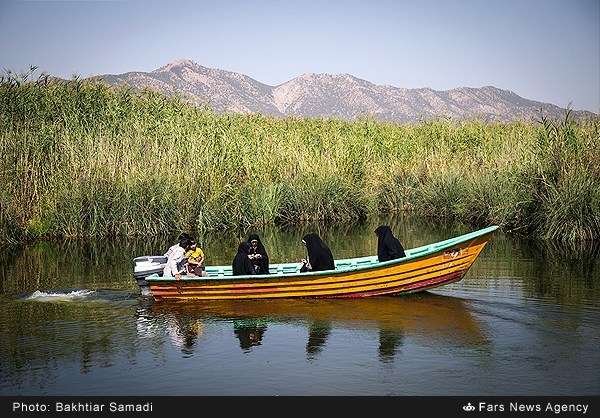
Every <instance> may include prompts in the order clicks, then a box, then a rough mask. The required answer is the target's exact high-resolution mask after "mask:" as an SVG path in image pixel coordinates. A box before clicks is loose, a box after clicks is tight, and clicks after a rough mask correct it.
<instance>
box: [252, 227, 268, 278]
mask: <svg viewBox="0 0 600 418" xmlns="http://www.w3.org/2000/svg"><path fill="white" fill-rule="evenodd" d="M248 243H249V244H250V254H249V258H250V261H251V262H252V265H253V266H254V271H255V272H256V274H269V255H268V254H267V250H266V249H265V246H264V245H263V244H262V242H260V238H259V237H258V235H256V234H251V235H250V236H249V237H248Z"/></svg>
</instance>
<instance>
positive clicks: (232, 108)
mask: <svg viewBox="0 0 600 418" xmlns="http://www.w3.org/2000/svg"><path fill="white" fill-rule="evenodd" d="M93 78H94V79H100V80H103V81H104V82H106V83H108V84H111V85H123V84H124V85H128V86H130V87H133V88H135V89H144V88H149V89H153V90H157V91H159V92H162V93H165V94H168V95H172V94H177V95H180V96H182V97H184V98H185V99H186V100H188V101H189V102H191V103H194V104H197V105H208V106H210V107H211V108H213V109H214V110H216V111H218V112H241V113H261V114H267V115H275V116H299V117H338V118H342V119H347V120H351V119H355V118H358V117H363V116H370V117H373V118H375V119H378V120H383V121H393V122H414V121H420V120H426V119H433V118H452V119H482V120H486V121H511V120H532V119H533V120H538V119H539V118H540V115H541V113H540V110H541V111H542V112H543V114H544V115H546V116H549V117H551V118H563V117H564V115H565V109H563V108H561V107H559V106H556V105H554V104H551V103H543V102H539V101H535V100H529V99H525V98H523V97H521V96H519V95H517V94H516V93H514V92H512V91H509V90H503V89H499V88H497V87H493V86H485V87H479V88H474V87H459V88H455V89H451V90H433V89H430V88H413V89H410V88H400V87H394V86H389V85H377V84H374V83H371V82H369V81H367V80H363V79H360V78H357V77H354V76H352V75H350V74H334V75H332V74H303V75H301V76H299V77H296V78H293V79H291V80H289V81H287V82H285V83H283V84H280V85H278V86H270V85H267V84H263V83H261V82H259V81H257V80H254V79H253V78H251V77H248V76H246V75H244V74H240V73H236V72H232V71H225V70H220V69H216V68H208V67H204V66H202V65H199V64H197V63H195V62H193V61H191V60H178V61H175V62H172V63H170V64H167V65H165V66H163V67H160V68H158V69H156V70H154V71H150V72H141V71H136V72H128V73H124V74H105V75H99V76H95V77H93ZM573 115H574V116H575V117H594V116H597V115H595V114H594V113H592V112H588V111H574V112H573Z"/></svg>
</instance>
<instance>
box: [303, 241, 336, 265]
mask: <svg viewBox="0 0 600 418" xmlns="http://www.w3.org/2000/svg"><path fill="white" fill-rule="evenodd" d="M302 243H303V244H304V245H305V246H306V250H307V252H308V260H302V267H301V268H300V273H304V272H307V271H323V270H335V263H334V262H333V255H332V254H331V250H330V249H329V247H328V246H327V245H326V244H325V243H324V242H323V240H322V239H321V238H319V236H318V235H317V234H308V235H305V236H304V238H302Z"/></svg>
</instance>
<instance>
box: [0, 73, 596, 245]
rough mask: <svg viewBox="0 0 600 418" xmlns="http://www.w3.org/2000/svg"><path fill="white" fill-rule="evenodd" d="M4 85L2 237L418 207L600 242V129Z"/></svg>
mask: <svg viewBox="0 0 600 418" xmlns="http://www.w3.org/2000/svg"><path fill="white" fill-rule="evenodd" d="M26 78H27V77H26V76H25V77H14V76H12V75H9V76H5V77H3V78H2V80H0V155H1V162H0V232H1V234H0V240H1V241H4V242H19V241H23V240H27V239H33V238H37V237H47V238H49V237H97V238H102V237H111V236H116V235H125V236H152V235H157V234H166V233H173V232H174V231H182V230H196V229H197V230H199V231H200V232H207V231H211V230H219V229H230V228H241V229H248V228H257V227H260V226H262V225H267V224H278V225H281V224H285V225H290V224H291V225H294V224H299V223H303V222H315V221H318V222H323V223H336V222H341V223H351V222H357V221H362V220H365V219H366V218H368V217H372V216H376V215H381V214H385V213H399V212H412V213H416V214H418V215H420V216H424V217H427V218H428V219H430V220H431V221H432V222H445V221H448V220H453V221H456V220H458V221H462V222H467V223H469V224H471V225H473V226H482V225H487V224H499V225H501V226H502V227H503V228H504V229H505V230H509V231H514V232H518V233H521V234H523V235H527V236H530V237H540V238H546V239H551V240H556V241H565V242H579V241H587V240H597V239H599V238H600V147H599V145H600V121H599V120H597V119H595V120H580V121H574V120H573V119H572V118H571V117H570V116H569V115H568V114H567V115H566V117H565V119H564V120H562V121H551V120H547V119H545V118H543V117H541V118H540V121H539V122H531V123H524V122H514V123H485V122H480V121H449V120H438V121H424V122H421V123H415V124H393V123H384V122H377V121H375V120H372V119H368V118H366V119H361V120H357V121H352V122H348V121H342V120H337V119H302V118H284V119H280V118H274V117H267V116H261V115H242V114H216V113H213V112H212V111H210V110H209V109H207V108H199V107H194V106H190V105H187V104H186V103H185V102H184V101H183V100H182V99H180V98H177V97H166V96H164V95H161V94H159V93H156V92H152V91H142V92H136V91H133V90H131V89H128V88H125V87H122V88H112V87H108V86H106V85H104V84H101V83H96V82H89V81H81V80H71V81H68V82H60V81H53V80H50V79H48V78H47V77H40V78H38V79H36V80H27V79H26Z"/></svg>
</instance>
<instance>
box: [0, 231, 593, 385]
mask: <svg viewBox="0 0 600 418" xmlns="http://www.w3.org/2000/svg"><path fill="white" fill-rule="evenodd" d="M391 223H392V225H393V229H394V231H395V233H396V235H397V236H398V237H399V238H400V239H401V241H402V243H403V244H404V246H405V248H411V247H415V246H419V245H423V244H426V243H430V242H435V241H440V240H443V239H446V238H450V237H452V236H456V235H460V234H462V233H465V232H468V231H470V228H469V227H467V226H464V225H448V226H439V225H437V226H434V225H429V224H427V223H424V222H418V221H415V220H410V219H401V220H392V221H391ZM375 226H376V224H375V225H374V224H372V223H369V224H365V225H360V226H353V227H348V228H340V227H337V228H329V229H320V228H310V227H306V228H303V229H292V230H281V229H277V228H269V229H267V230H263V231H258V232H259V234H260V235H261V238H262V240H263V242H264V243H265V246H266V248H267V250H268V251H269V254H270V257H271V262H273V263H276V262H283V261H298V260H300V259H301V258H303V257H304V253H303V251H304V249H303V247H302V245H301V243H300V239H301V237H302V236H303V234H304V233H306V232H310V231H316V232H318V233H320V234H321V235H322V236H323V237H324V240H325V241H326V242H327V243H328V244H329V246H330V247H331V249H332V252H333V254H334V256H335V257H336V258H345V257H357V256H362V255H369V254H375V253H376V247H377V240H376V236H375V235H374V234H373V229H374V227H375ZM238 239H239V237H238V236H237V235H236V234H235V233H218V234H211V235H210V236H205V237H203V238H202V239H200V240H199V241H200V242H201V244H202V248H203V249H204V251H205V253H206V255H207V263H208V264H230V263H231V259H232V258H233V256H234V253H235V250H236V249H237V240H238ZM173 240H174V238H173V237H163V238H154V239H136V240H131V239H112V240H103V241H95V242H82V241H65V242H60V243H57V242H38V243H35V244H31V245H28V246H25V247H20V248H4V249H1V250H0V280H1V281H0V284H1V287H0V308H1V309H0V395H467V394H468V395H474V394H476V395H598V394H600V373H598V370H600V350H599V349H598V347H600V266H599V260H600V258H599V255H598V253H599V251H598V248H597V247H592V248H586V249H585V250H582V251H578V252H574V251H572V250H567V249H566V248H563V247H561V246H559V245H549V244H547V243H539V242H534V241H528V240H524V239H518V238H516V237H514V236H510V235H506V234H504V233H502V232H500V231H498V232H496V233H495V234H494V236H493V237H492V240H491V242H490V243H489V244H488V246H487V247H486V248H485V249H484V251H483V253H482V254H481V255H480V257H479V258H478V259H477V261H476V262H475V264H474V266H473V267H472V268H471V270H470V271H469V272H468V274H467V276H466V277H465V278H464V279H463V280H462V281H460V282H458V283H454V284H451V285H448V286H445V287H441V288H438V289H435V290H433V291H429V292H424V293H419V294H415V295H410V296H400V297H378V298H373V299H362V300H316V299H302V300H272V301H245V302H241V301H240V302H212V303H197V304H190V303H179V304H172V303H153V302H152V301H151V300H149V299H147V298H144V297H142V296H140V295H139V292H138V289H137V285H136V284H135V282H134V280H133V278H132V275H131V268H132V266H131V259H132V258H133V257H135V256H139V255H146V254H161V253H164V251H165V250H166V249H167V248H168V246H169V245H171V244H172V243H173Z"/></svg>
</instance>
